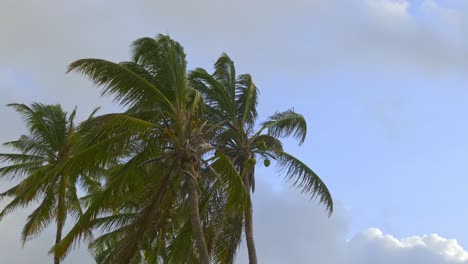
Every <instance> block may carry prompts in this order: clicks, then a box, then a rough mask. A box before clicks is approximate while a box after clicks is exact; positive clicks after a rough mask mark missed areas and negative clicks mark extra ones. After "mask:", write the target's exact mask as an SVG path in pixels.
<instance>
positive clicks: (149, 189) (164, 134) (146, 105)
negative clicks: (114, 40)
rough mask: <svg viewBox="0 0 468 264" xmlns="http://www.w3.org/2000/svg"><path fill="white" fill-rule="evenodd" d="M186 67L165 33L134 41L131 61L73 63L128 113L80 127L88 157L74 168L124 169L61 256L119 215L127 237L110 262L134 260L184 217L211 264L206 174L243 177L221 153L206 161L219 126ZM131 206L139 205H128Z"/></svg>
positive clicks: (113, 176) (200, 252) (205, 263)
mask: <svg viewBox="0 0 468 264" xmlns="http://www.w3.org/2000/svg"><path fill="white" fill-rule="evenodd" d="M186 64H187V63H186V60H185V53H184V51H183V48H182V46H181V45H180V44H179V43H177V42H176V41H174V40H172V39H171V38H170V37H168V36H165V35H159V36H157V37H156V38H141V39H138V40H136V41H134V42H133V44H132V61H131V62H121V63H113V62H110V61H105V60H100V59H82V60H78V61H75V62H73V63H72V64H70V66H69V71H78V72H81V73H83V74H85V75H86V76H88V77H89V78H90V79H91V80H92V81H93V82H94V83H95V84H96V85H98V86H100V87H102V94H103V95H104V94H111V95H113V96H114V99H115V100H116V101H117V102H119V103H120V104H121V105H122V106H125V107H127V110H126V111H125V112H123V113H113V114H107V115H103V116H100V117H96V118H94V119H93V120H90V121H89V122H86V123H85V124H84V125H83V126H82V127H81V128H80V133H81V134H82V143H81V145H82V146H81V147H80V148H81V149H82V151H81V152H80V155H77V156H75V158H74V159H72V160H71V161H70V162H69V163H68V165H67V166H68V167H69V168H77V167H86V168H89V167H96V168H99V167H105V168H110V167H111V166H113V165H114V164H116V163H118V164H120V166H118V168H117V169H116V170H115V171H113V172H112V173H111V177H110V178H109V180H108V181H107V182H106V183H105V186H104V188H103V190H102V192H99V193H98V194H97V195H96V196H94V197H93V198H92V202H91V203H90V204H89V206H88V209H87V210H86V212H85V213H84V214H83V217H81V218H80V220H79V221H78V223H77V224H76V225H75V227H74V228H73V229H72V230H71V232H70V233H69V234H68V235H67V236H66V237H65V238H64V239H63V241H62V243H61V244H60V245H59V246H58V247H56V248H55V251H56V252H59V254H60V255H64V254H65V253H66V252H67V250H69V249H70V246H71V245H72V244H73V242H74V241H76V240H77V239H80V238H81V235H80V234H81V232H82V231H83V230H85V229H86V228H88V227H96V225H97V222H99V221H100V220H99V219H100V218H102V217H107V216H109V215H110V216H109V217H112V214H113V213H116V214H117V215H118V216H120V217H115V218H114V220H115V221H114V220H109V218H107V220H109V221H111V222H112V223H115V222H116V221H117V222H118V221H120V222H119V224H116V226H119V227H121V228H120V229H118V230H119V231H115V230H114V231H115V232H116V233H119V232H120V235H118V238H119V239H118V241H117V242H116V244H115V245H113V246H112V248H111V249H110V250H111V252H110V253H109V254H104V255H105V256H107V257H105V259H104V260H103V262H112V263H129V262H135V261H136V260H137V258H138V257H139V252H141V250H142V249H143V248H145V245H146V244H147V243H150V244H152V243H153V242H154V236H156V237H159V238H162V240H164V237H166V233H167V232H169V231H168V230H169V229H171V228H175V230H180V228H179V227H181V226H185V225H184V224H182V223H181V224H179V223H177V222H179V221H180V220H181V219H188V220H189V223H190V232H189V233H190V235H191V238H192V237H193V238H194V240H195V242H196V243H195V245H196V249H197V250H196V252H197V256H196V257H197V258H198V259H199V263H202V264H208V263H209V262H210V256H209V253H208V248H207V244H206V241H205V236H204V230H203V225H202V223H201V219H200V204H199V201H200V185H199V182H200V181H201V180H202V178H203V177H202V170H203V169H204V168H207V167H210V169H212V170H214V171H216V172H217V173H218V174H219V176H220V177H224V178H227V177H230V178H231V179H234V178H235V177H236V175H237V174H236V173H237V171H236V170H235V167H234V165H233V164H232V162H231V161H230V160H229V159H228V158H227V156H225V155H222V153H218V154H217V155H215V157H214V158H211V159H210V160H209V161H208V160H206V159H204V158H205V157H206V156H207V154H208V153H209V152H210V151H211V152H212V146H211V145H210V144H209V143H208V142H209V139H210V138H211V137H212V133H213V131H214V127H215V125H214V124H212V123H210V122H208V121H206V120H203V117H204V116H203V108H204V102H203V100H202V96H201V94H200V92H199V91H197V90H195V89H193V88H192V87H191V86H190V85H189V82H188V78H187V70H186ZM237 176H238V175H237ZM145 177H147V182H145V184H144V186H143V187H142V188H141V189H138V191H133V189H132V188H134V183H133V181H140V180H142V179H143V178H145ZM237 178H239V177H237ZM239 184H241V181H240V178H239ZM139 188H140V187H139ZM130 193H132V194H131V195H130V196H131V198H130V201H128V200H126V199H127V198H125V197H126V196H128V195H129V194H130ZM129 202H130V203H131V204H133V205H136V206H133V207H125V206H124V205H128V204H129ZM129 208H130V209H129ZM182 222H183V221H182ZM101 223H102V222H101ZM168 223H169V224H168ZM175 223H177V224H175ZM174 225H175V227H174ZM108 226H109V225H108ZM111 226H112V225H111ZM107 231H110V230H107ZM114 231H113V232H114ZM176 232H177V231H176ZM172 233H173V232H172ZM160 240H161V239H160ZM173 241H174V239H172V240H170V241H168V242H167V243H170V242H173ZM189 241H190V240H189ZM167 243H163V244H164V245H163V247H164V248H166V245H165V244H167ZM167 247H168V248H169V246H167ZM106 250H107V249H106ZM176 263H177V262H176Z"/></svg>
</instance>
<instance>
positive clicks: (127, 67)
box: [68, 59, 173, 109]
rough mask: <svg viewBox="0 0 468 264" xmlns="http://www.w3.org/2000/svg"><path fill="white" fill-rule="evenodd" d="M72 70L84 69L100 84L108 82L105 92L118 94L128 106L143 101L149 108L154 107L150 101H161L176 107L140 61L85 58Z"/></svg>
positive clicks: (168, 105)
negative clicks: (139, 63) (116, 61)
mask: <svg viewBox="0 0 468 264" xmlns="http://www.w3.org/2000/svg"><path fill="white" fill-rule="evenodd" d="M70 71H78V72H81V73H83V74H84V75H87V76H88V77H89V78H90V79H91V80H92V81H93V82H94V83H95V84H96V85H98V86H104V87H103V89H102V91H101V94H102V95H106V94H112V95H114V100H116V101H118V102H119V103H120V104H122V105H124V106H130V107H131V106H134V105H140V106H142V107H144V108H146V109H148V108H151V105H149V104H154V103H158V104H159V105H161V106H164V107H169V108H172V107H173V106H172V104H171V102H170V101H169V100H168V98H166V97H165V95H164V94H163V93H162V92H161V90H160V88H159V87H157V86H156V85H155V83H154V82H153V81H152V79H151V78H152V77H151V75H150V74H149V73H148V72H147V71H146V70H145V69H144V68H142V67H141V66H139V65H138V64H135V63H131V62H122V63H119V64H117V63H114V62H110V61H106V60H100V59H81V60H77V61H75V62H73V63H71V64H70V66H69V67H68V72H70ZM153 107H154V105H153Z"/></svg>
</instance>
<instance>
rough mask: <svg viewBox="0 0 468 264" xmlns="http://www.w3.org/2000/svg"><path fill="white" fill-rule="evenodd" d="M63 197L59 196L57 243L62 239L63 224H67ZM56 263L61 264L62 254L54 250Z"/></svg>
mask: <svg viewBox="0 0 468 264" xmlns="http://www.w3.org/2000/svg"><path fill="white" fill-rule="evenodd" d="M64 206H65V205H64V204H63V197H59V199H58V205H57V207H58V208H57V211H58V212H57V230H56V233H55V245H56V246H57V244H58V243H59V242H60V241H61V240H62V232H63V226H64V225H65V220H66V217H67V211H66V209H65V208H64ZM54 264H60V256H58V254H57V253H56V252H54Z"/></svg>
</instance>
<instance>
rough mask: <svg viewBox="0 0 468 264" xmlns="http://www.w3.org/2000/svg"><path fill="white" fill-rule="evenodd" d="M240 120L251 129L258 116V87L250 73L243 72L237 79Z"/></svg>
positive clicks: (237, 101)
mask: <svg viewBox="0 0 468 264" xmlns="http://www.w3.org/2000/svg"><path fill="white" fill-rule="evenodd" d="M237 93H238V95H237V99H236V104H237V105H238V110H237V112H238V117H237V118H238V120H242V124H246V125H247V126H248V128H249V129H251V128H253V126H254V124H255V120H256V118H257V115H258V114H257V103H258V89H257V87H256V86H255V84H254V83H253V81H252V77H251V76H250V75H249V74H243V75H240V76H239V77H238V80H237Z"/></svg>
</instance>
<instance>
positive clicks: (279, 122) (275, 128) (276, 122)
mask: <svg viewBox="0 0 468 264" xmlns="http://www.w3.org/2000/svg"><path fill="white" fill-rule="evenodd" d="M265 129H268V134H269V135H271V136H274V137H287V136H293V137H294V138H296V139H298V140H299V143H300V144H302V143H303V142H304V140H305V138H306V135H307V123H306V121H305V119H304V117H303V116H302V115H300V114H297V113H296V112H294V111H293V110H287V111H284V112H276V113H275V114H274V115H272V116H270V117H269V118H268V120H267V121H265V122H263V124H262V127H261V129H260V130H259V131H258V132H257V133H256V135H259V134H261V132H262V131H263V130H265Z"/></svg>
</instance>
